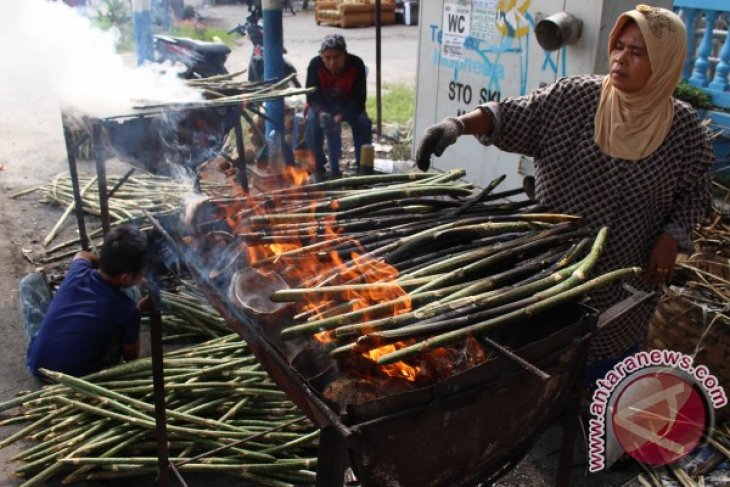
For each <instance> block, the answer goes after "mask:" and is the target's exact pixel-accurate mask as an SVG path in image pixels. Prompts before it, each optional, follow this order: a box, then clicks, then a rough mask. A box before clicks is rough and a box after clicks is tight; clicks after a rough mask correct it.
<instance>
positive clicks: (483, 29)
mask: <svg viewBox="0 0 730 487" xmlns="http://www.w3.org/2000/svg"><path fill="white" fill-rule="evenodd" d="M496 23H497V0H474V2H473V4H472V12H471V36H472V37H473V38H474V39H479V40H482V41H491V40H492V38H493V37H494V32H495V30H496Z"/></svg>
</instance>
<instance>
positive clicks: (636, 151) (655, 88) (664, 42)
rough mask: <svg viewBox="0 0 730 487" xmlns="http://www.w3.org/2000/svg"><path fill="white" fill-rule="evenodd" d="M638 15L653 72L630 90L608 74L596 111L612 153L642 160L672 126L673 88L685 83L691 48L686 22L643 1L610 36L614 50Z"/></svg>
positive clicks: (601, 136)
mask: <svg viewBox="0 0 730 487" xmlns="http://www.w3.org/2000/svg"><path fill="white" fill-rule="evenodd" d="M629 19H633V20H634V21H635V22H636V24H637V25H638V26H639V29H640V30H641V34H642V35H643V36H644V42H646V48H647V52H648V55H649V62H650V63H651V70H652V74H651V76H650V77H649V80H648V81H647V83H646V86H644V88H642V89H641V90H639V91H638V92H636V93H625V92H623V91H621V90H619V89H617V88H615V87H614V86H613V84H612V83H611V76H606V77H605V79H604V80H603V87H602V88H601V100H600V101H599V103H598V109H597V110H596V117H595V126H596V135H595V141H596V144H597V145H598V147H600V149H601V151H602V152H603V153H605V154H608V155H609V156H611V157H616V158H619V159H627V160H630V161H636V160H639V159H641V158H643V157H646V156H649V155H651V154H652V153H653V152H654V151H655V150H657V149H658V148H659V146H660V145H661V143H662V142H664V139H665V138H666V136H667V134H668V133H669V129H670V128H671V126H672V118H673V116H674V106H673V102H672V93H673V92H674V88H675V87H676V86H677V83H678V82H679V78H680V76H681V74H682V67H683V65H684V57H685V54H686V52H687V41H686V36H685V30H684V23H683V22H682V20H681V19H680V18H679V17H678V16H677V15H676V14H675V13H674V12H671V11H669V10H666V9H663V8H658V7H649V6H647V5H637V6H636V10H630V11H628V12H625V13H623V14H621V16H620V17H619V18H618V20H617V21H616V25H614V26H613V30H612V31H611V34H610V36H609V38H608V52H609V55H610V52H611V50H612V49H613V46H614V45H615V44H616V40H617V39H618V36H619V35H620V34H621V29H623V28H624V25H626V22H628V21H629Z"/></svg>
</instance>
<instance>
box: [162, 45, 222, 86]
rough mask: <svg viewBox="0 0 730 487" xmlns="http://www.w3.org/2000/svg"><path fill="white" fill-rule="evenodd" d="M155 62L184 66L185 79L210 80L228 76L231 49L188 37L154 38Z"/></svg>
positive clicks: (181, 75) (182, 74) (182, 73)
mask: <svg viewBox="0 0 730 487" xmlns="http://www.w3.org/2000/svg"><path fill="white" fill-rule="evenodd" d="M154 48H155V62H158V63H167V62H169V63H172V64H173V65H175V64H178V63H180V64H182V65H183V66H185V70H184V71H183V72H181V73H180V74H179V76H180V77H181V78H184V79H196V78H208V77H210V76H216V75H220V74H228V70H227V69H226V66H225V64H226V59H228V55H229V54H230V53H231V49H230V48H229V47H228V46H226V45H225V44H222V43H220V42H205V41H198V40H195V39H190V38H188V37H176V36H170V35H156V36H154Z"/></svg>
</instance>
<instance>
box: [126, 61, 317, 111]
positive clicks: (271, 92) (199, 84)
mask: <svg viewBox="0 0 730 487" xmlns="http://www.w3.org/2000/svg"><path fill="white" fill-rule="evenodd" d="M241 74H243V71H241V72H238V73H233V74H227V75H220V76H213V77H209V78H203V79H199V80H189V81H187V84H188V85H189V86H191V87H194V88H198V89H200V90H201V91H202V92H203V95H204V96H205V97H206V98H207V100H206V101H204V102H199V103H195V102H194V103H185V104H183V105H179V104H178V105H176V106H177V107H180V106H184V107H195V106H204V107H216V106H226V105H233V104H239V103H240V104H243V106H244V107H246V108H247V109H249V110H254V111H256V110H257V107H258V106H259V105H260V104H262V103H264V102H267V101H274V100H282V99H284V98H287V97H290V96H294V95H302V94H306V93H310V92H312V91H313V90H314V88H291V87H289V85H290V83H291V81H292V80H293V79H294V77H295V76H296V75H294V74H292V75H289V76H287V77H285V78H282V79H281V80H279V81H275V82H269V81H264V82H249V81H241V80H236V79H235V78H236V77H238V76H240V75H241ZM170 106H171V105H170V104H162V105H159V104H156V105H152V104H147V105H140V106H137V107H135V108H138V109H145V110H150V109H156V108H167V107H170ZM245 111H246V110H244V111H243V112H244V113H245Z"/></svg>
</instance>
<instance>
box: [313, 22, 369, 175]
mask: <svg viewBox="0 0 730 487" xmlns="http://www.w3.org/2000/svg"><path fill="white" fill-rule="evenodd" d="M365 78H366V70H365V64H364V63H363V61H362V59H360V58H359V57H357V56H355V55H353V54H349V53H348V52H347V46H346V45H345V39H344V37H342V36H341V35H339V34H331V35H328V36H327V37H325V38H324V40H323V41H322V46H321V48H320V50H319V56H317V57H315V58H313V59H312V60H311V61H310V62H309V67H308V68H307V88H309V87H315V88H317V89H316V90H315V91H314V92H313V93H309V94H307V104H308V105H309V111H308V113H307V127H306V139H307V146H308V147H309V150H310V151H311V152H312V153H313V155H314V162H315V169H316V175H317V178H318V179H322V178H323V177H324V173H325V164H326V163H327V159H326V158H325V155H324V150H323V148H322V145H323V142H324V137H325V136H326V137H327V146H328V148H329V159H330V160H329V162H330V169H331V170H332V177H335V178H336V177H340V175H341V173H340V156H341V152H342V145H341V138H340V136H341V134H340V124H341V123H342V122H343V121H345V122H347V123H348V124H349V125H350V127H352V138H353V142H354V144H355V162H356V164H357V167H358V168H359V167H360V147H362V145H363V144H371V143H372V140H373V132H372V122H370V119H369V118H368V115H367V113H366V112H365V99H366V95H367V87H366V82H365Z"/></svg>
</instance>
